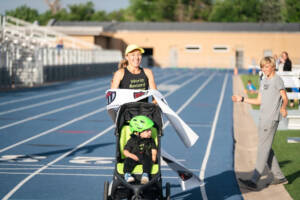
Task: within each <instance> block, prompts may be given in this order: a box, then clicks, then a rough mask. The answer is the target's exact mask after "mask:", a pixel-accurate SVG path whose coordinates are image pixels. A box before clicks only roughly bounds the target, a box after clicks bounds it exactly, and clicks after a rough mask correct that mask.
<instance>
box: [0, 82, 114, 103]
mask: <svg viewBox="0 0 300 200" xmlns="http://www.w3.org/2000/svg"><path fill="white" fill-rule="evenodd" d="M109 82H110V81H105V82H102V83H101V84H99V83H97V84H95V83H93V84H89V85H84V86H80V87H76V88H73V87H72V88H70V89H64V90H61V91H55V92H49V93H47V94H40V95H34V96H30V97H24V98H20V99H16V100H9V101H6V102H2V103H0V106H2V105H7V104H12V103H17V102H22V101H27V100H32V99H37V98H41V97H47V96H52V95H57V94H61V93H65V92H70V91H76V90H80V89H84V88H89V87H95V86H97V85H99V86H100V85H107V84H108V83H109Z"/></svg>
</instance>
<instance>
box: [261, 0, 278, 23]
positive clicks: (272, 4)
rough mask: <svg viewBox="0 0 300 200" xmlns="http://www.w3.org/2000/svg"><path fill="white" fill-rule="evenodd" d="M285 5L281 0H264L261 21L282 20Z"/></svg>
mask: <svg viewBox="0 0 300 200" xmlns="http://www.w3.org/2000/svg"><path fill="white" fill-rule="evenodd" d="M282 8H283V5H282V4H281V2H280V0H264V1H262V13H261V18H260V21H262V22H282V21H283V15H282Z"/></svg>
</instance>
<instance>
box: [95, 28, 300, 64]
mask: <svg viewBox="0 0 300 200" xmlns="http://www.w3.org/2000/svg"><path fill="white" fill-rule="evenodd" d="M109 35H110V36H111V37H113V38H114V39H115V40H113V41H115V42H113V44H112V46H113V48H117V49H120V50H122V51H123V50H124V47H125V46H126V44H131V43H135V44H138V45H140V46H141V47H144V48H153V59H154V62H155V64H156V65H158V66H161V67H170V66H173V67H221V68H233V67H235V66H236V51H242V53H243V61H242V67H243V68H248V67H249V66H250V65H252V64H258V63H259V60H260V59H261V58H262V57H263V56H264V52H265V54H270V53H271V54H280V53H281V52H282V51H287V52H288V53H289V55H290V57H291V60H292V62H293V63H294V64H300V56H299V55H298V54H299V52H300V33H284V32H259V33H257V32H196V31H195V32H192V31H181V32H179V31H178V32H175V31H172V32H171V31H170V32H165V31H164V32H159V31H118V32H116V33H114V34H112V33H111V34H109ZM96 37H98V36H96ZM116 41H119V42H116ZM120 41H121V42H120ZM102 43H103V42H102ZM124 44H125V45H124ZM118 46H119V48H118ZM187 46H188V47H190V48H197V47H200V49H198V50H194V51H193V50H187V49H186V47H187ZM215 46H218V47H227V50H226V51H224V50H223V51H214V49H213V47H215Z"/></svg>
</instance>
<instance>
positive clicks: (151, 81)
mask: <svg viewBox="0 0 300 200" xmlns="http://www.w3.org/2000/svg"><path fill="white" fill-rule="evenodd" d="M144 72H145V74H146V76H147V78H148V82H149V88H150V89H154V90H157V87H156V84H155V81H154V76H153V73H152V71H151V69H148V68H144Z"/></svg>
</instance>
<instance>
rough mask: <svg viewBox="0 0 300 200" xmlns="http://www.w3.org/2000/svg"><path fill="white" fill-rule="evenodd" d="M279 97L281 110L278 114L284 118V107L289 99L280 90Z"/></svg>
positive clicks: (285, 114) (284, 92) (285, 113)
mask: <svg viewBox="0 0 300 200" xmlns="http://www.w3.org/2000/svg"><path fill="white" fill-rule="evenodd" d="M280 96H281V98H282V105H281V108H280V113H281V115H282V117H286V116H287V111H286V106H287V104H288V102H289V99H288V97H287V95H286V91H285V90H280Z"/></svg>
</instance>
